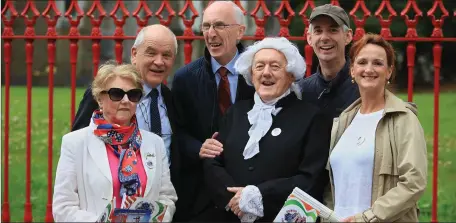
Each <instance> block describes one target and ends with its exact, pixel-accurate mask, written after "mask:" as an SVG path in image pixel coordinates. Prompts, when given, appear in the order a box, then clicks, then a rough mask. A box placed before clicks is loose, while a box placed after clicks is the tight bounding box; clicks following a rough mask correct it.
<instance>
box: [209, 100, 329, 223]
mask: <svg viewBox="0 0 456 223" xmlns="http://www.w3.org/2000/svg"><path fill="white" fill-rule="evenodd" d="M253 105H254V101H253V100H247V101H242V102H239V103H236V104H235V105H234V106H233V107H231V108H230V109H229V111H228V113H227V115H226V116H225V119H224V122H223V123H222V125H221V128H220V133H219V136H218V140H219V141H220V142H221V143H222V144H223V148H224V149H223V152H222V154H221V155H220V156H218V157H216V158H214V159H207V160H205V163H204V174H205V181H206V185H207V187H208V188H209V192H210V193H211V195H212V200H213V201H214V202H215V203H216V205H217V208H218V209H221V208H224V207H225V206H226V205H227V204H228V203H229V201H230V199H231V198H232V197H233V196H234V194H233V193H230V192H228V191H227V189H226V188H227V187H245V186H247V185H254V186H257V187H258V188H259V190H260V192H261V195H262V197H263V207H264V217H263V218H262V219H260V221H268V222H271V221H273V220H274V218H275V216H276V215H277V214H278V212H279V210H280V209H281V208H282V206H283V204H284V202H285V200H286V199H287V197H288V195H290V194H291V192H292V191H293V189H294V188H295V187H299V188H300V189H302V190H304V191H306V192H307V193H308V194H310V195H311V196H313V197H314V198H316V199H318V200H320V201H321V200H322V196H323V189H324V187H325V186H326V185H327V183H328V180H329V179H328V176H329V175H328V173H327V170H326V169H325V165H326V162H327V159H328V154H329V141H330V135H331V125H332V119H331V118H330V117H329V116H327V115H323V114H322V113H320V112H319V109H318V108H317V107H315V106H313V105H311V104H309V103H307V102H304V101H301V100H299V99H297V98H296V95H295V94H294V93H291V94H290V95H288V96H286V97H285V98H283V99H281V100H280V101H279V102H277V105H276V107H282V110H281V111H280V112H279V113H278V114H277V116H272V117H273V123H272V126H271V128H270V129H269V131H268V132H267V133H266V135H265V136H264V137H263V138H262V139H261V140H260V142H259V144H260V145H259V146H260V152H259V153H258V154H256V155H255V156H254V157H252V158H250V159H248V160H245V159H244V157H243V155H242V153H243V151H244V148H245V145H246V144H247V141H248V140H249V135H248V131H249V129H250V127H251V125H250V123H249V120H248V115H247V112H249V111H250V110H251V109H252V107H253ZM276 128H278V129H280V130H281V133H280V134H279V135H277V136H274V135H272V134H271V131H272V130H273V129H276ZM276 132H277V131H276ZM230 213H231V212H230ZM214 217H216V216H214ZM209 220H210V219H209Z"/></svg>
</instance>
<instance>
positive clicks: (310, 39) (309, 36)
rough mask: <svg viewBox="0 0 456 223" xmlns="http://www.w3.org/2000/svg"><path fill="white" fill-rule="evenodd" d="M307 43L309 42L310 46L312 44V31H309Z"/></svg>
mask: <svg viewBox="0 0 456 223" xmlns="http://www.w3.org/2000/svg"><path fill="white" fill-rule="evenodd" d="M307 44H309V46H312V35H311V34H310V33H307Z"/></svg>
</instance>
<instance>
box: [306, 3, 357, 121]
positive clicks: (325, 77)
mask: <svg viewBox="0 0 456 223" xmlns="http://www.w3.org/2000/svg"><path fill="white" fill-rule="evenodd" d="M309 21H310V25H309V29H308V32H307V42H308V44H309V45H310V46H312V48H313V50H314V52H315V54H316V55H317V57H318V62H319V66H318V68H317V71H316V72H315V73H314V74H313V75H312V76H310V77H308V78H306V79H303V80H301V81H300V82H299V85H300V87H301V90H302V92H303V100H307V101H309V102H311V103H313V104H315V105H317V106H319V107H320V109H321V110H322V111H323V112H324V113H327V114H329V115H331V116H332V117H338V116H339V115H340V113H341V112H342V111H343V110H344V109H345V108H347V107H348V106H349V105H350V104H351V103H352V102H354V101H355V100H356V99H358V98H359V91H358V87H357V86H356V83H352V81H351V78H350V60H349V58H348V56H346V55H345V47H346V46H347V45H348V44H349V43H350V42H351V41H352V38H353V31H352V30H351V29H350V19H349V18H348V15H347V13H346V12H345V11H344V10H343V9H342V8H341V7H339V6H335V5H331V4H325V5H321V6H318V7H316V8H315V9H314V10H313V11H312V13H311V15H310V18H309Z"/></svg>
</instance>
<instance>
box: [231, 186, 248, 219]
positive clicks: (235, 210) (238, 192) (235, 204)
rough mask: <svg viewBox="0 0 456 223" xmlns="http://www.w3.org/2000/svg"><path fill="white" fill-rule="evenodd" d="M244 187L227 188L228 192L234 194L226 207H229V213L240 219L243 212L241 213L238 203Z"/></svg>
mask: <svg viewBox="0 0 456 223" xmlns="http://www.w3.org/2000/svg"><path fill="white" fill-rule="evenodd" d="M243 189H244V187H228V188H227V190H228V191H229V192H232V193H235V194H234V196H233V198H231V200H230V202H229V203H228V207H230V209H231V211H232V212H233V213H234V214H235V215H237V216H238V217H239V218H241V217H242V216H243V215H244V212H242V211H241V208H240V207H239V201H240V200H241V193H242V190H243Z"/></svg>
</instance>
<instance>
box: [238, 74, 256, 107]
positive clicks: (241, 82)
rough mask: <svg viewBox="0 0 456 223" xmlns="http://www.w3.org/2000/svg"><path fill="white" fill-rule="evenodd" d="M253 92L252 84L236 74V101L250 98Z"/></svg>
mask: <svg viewBox="0 0 456 223" xmlns="http://www.w3.org/2000/svg"><path fill="white" fill-rule="evenodd" d="M254 94H255V89H254V88H253V86H249V85H248V84H247V82H246V81H245V79H244V77H243V76H242V75H238V86H237V92H236V101H242V100H246V99H252V98H253V95H254Z"/></svg>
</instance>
